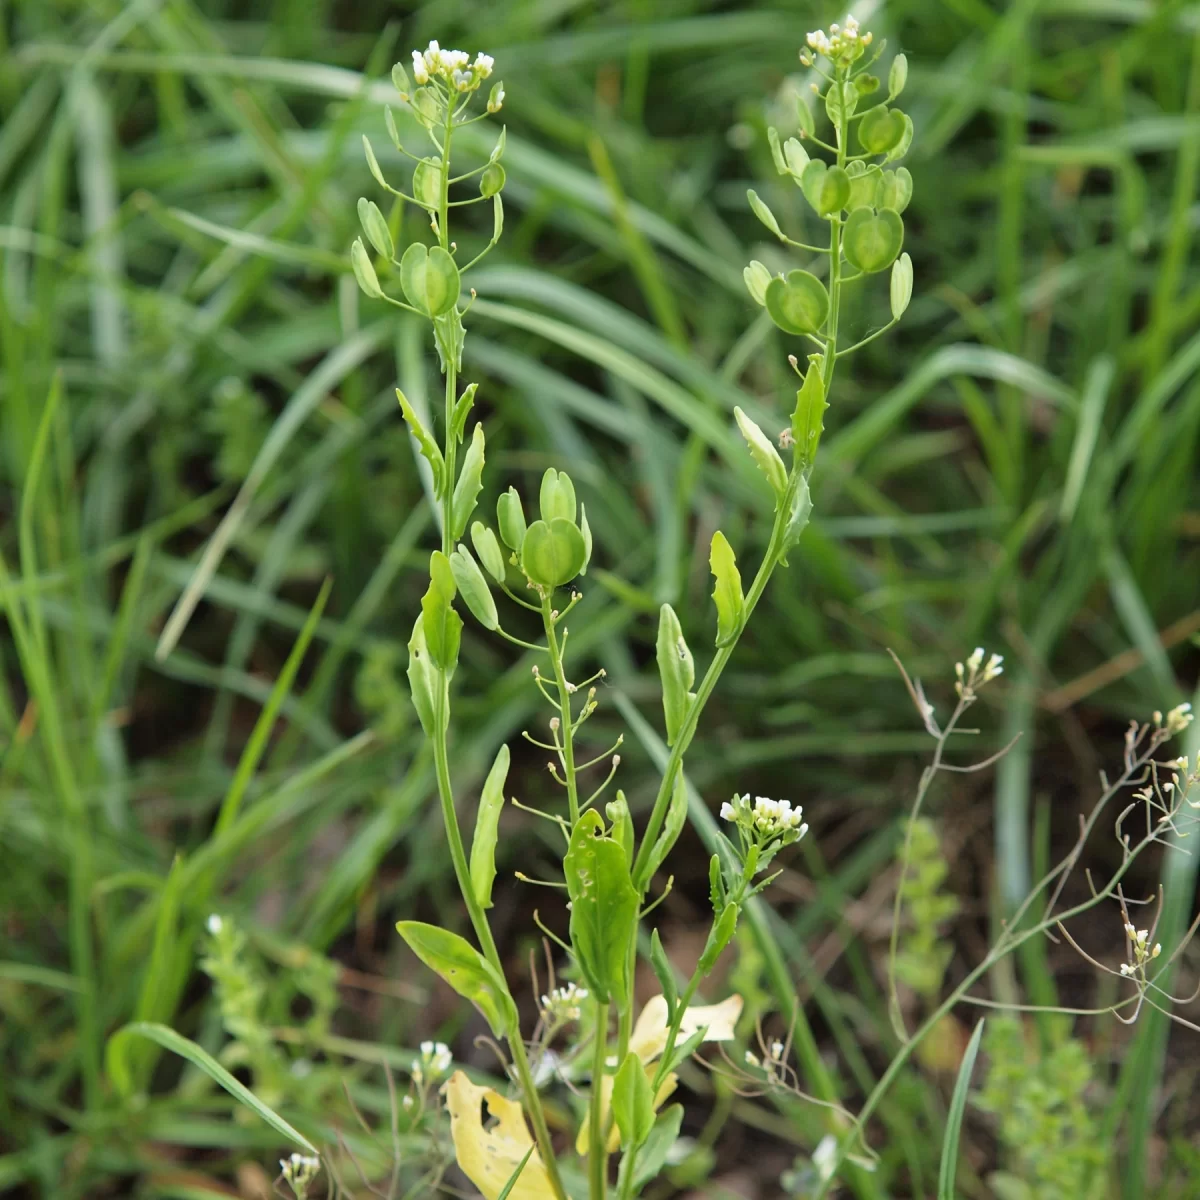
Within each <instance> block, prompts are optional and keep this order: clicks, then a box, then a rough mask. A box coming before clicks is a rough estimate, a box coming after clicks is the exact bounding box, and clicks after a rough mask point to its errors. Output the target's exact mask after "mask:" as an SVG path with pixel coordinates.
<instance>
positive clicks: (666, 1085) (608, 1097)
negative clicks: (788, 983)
mask: <svg viewBox="0 0 1200 1200" xmlns="http://www.w3.org/2000/svg"><path fill="white" fill-rule="evenodd" d="M657 999H659V1000H661V999H662V997H661V996H659V997H657ZM739 999H740V997H739ZM663 1042H664V1045H665V1044H666V1035H665V1034H664V1035H663ZM629 1048H630V1049H631V1050H632V1049H633V1042H632V1041H631V1042H630V1043H629ZM639 1057H640V1056H639ZM655 1074H656V1071H655V1070H654V1068H653V1067H651V1066H650V1065H649V1064H648V1063H647V1065H646V1078H647V1079H648V1080H650V1082H651V1083H653V1082H654V1076H655ZM613 1082H614V1080H613V1076H611V1075H605V1076H604V1078H603V1079H602V1080H601V1081H600V1105H601V1109H600V1119H601V1122H602V1123H603V1124H605V1125H607V1124H608V1114H609V1111H610V1105H611V1103H612V1093H613ZM678 1083H679V1076H678V1075H676V1074H675V1072H674V1071H672V1072H671V1073H670V1074H669V1075H668V1076H667V1077H666V1078H665V1079H664V1080H663V1081H662V1083H660V1084H659V1086H658V1091H657V1092H656V1093H655V1096H654V1111H655V1112H658V1110H659V1109H660V1108H662V1106H663V1104H664V1103H665V1102H666V1100H667V1097H669V1096H670V1095H671V1093H672V1092H674V1090H675V1087H676V1085H677V1084H678ZM591 1144H592V1139H591V1131H590V1130H589V1128H588V1115H587V1114H584V1118H583V1124H582V1125H581V1126H580V1127H579V1135H578V1136H577V1137H576V1138H575V1153H576V1154H578V1155H579V1157H580V1158H586V1157H587V1152H588V1147H589V1146H590V1145H591ZM620 1148H621V1131H620V1130H619V1129H618V1128H617V1126H616V1122H615V1121H614V1122H613V1125H612V1128H611V1129H609V1131H608V1143H607V1145H606V1147H605V1149H607V1150H608V1152H609V1154H616V1152H617V1151H618V1150H619V1149H620Z"/></svg>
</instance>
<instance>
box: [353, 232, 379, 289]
mask: <svg viewBox="0 0 1200 1200" xmlns="http://www.w3.org/2000/svg"><path fill="white" fill-rule="evenodd" d="M350 266H351V267H352V268H353V269H354V278H355V279H356V280H357V281H358V286H359V288H360V289H361V291H362V292H363V294H364V295H366V296H369V297H370V298H371V299H372V300H382V299H383V288H381V287H380V286H379V276H378V275H376V274H375V267H374V265H373V264H372V262H371V256H370V255H369V254H368V253H367V248H366V246H364V245H363V243H362V238H355V239H354V244H353V245H352V246H351V247H350Z"/></svg>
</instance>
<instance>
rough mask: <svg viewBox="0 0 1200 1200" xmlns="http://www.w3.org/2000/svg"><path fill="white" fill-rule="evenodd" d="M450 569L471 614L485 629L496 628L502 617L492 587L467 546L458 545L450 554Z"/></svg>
mask: <svg viewBox="0 0 1200 1200" xmlns="http://www.w3.org/2000/svg"><path fill="white" fill-rule="evenodd" d="M450 570H451V571H452V572H453V573H454V582H455V583H456V584H457V585H458V591H459V594H460V595H461V596H462V598H463V603H464V604H466V606H467V608H468V609H470V610H471V615H472V616H473V617H474V618H475V620H477V621H478V622H479V623H480V625H482V626H483V627H484V629H496V628H497V627H498V626H499V624H500V617H499V615H498V614H497V612H496V601H495V600H494V599H493V597H492V589H491V588H490V587H488V582H487V580H486V579H485V578H484V577H483V572H482V571H481V570H480V569H479V564H478V563H477V562H476V561H475V559H474V558H473V557H472V555H471V552H470V550H468V549H467V548H466V546H459V547H457V548H456V549H455V550H454V552H453V553H452V554H451V555H450Z"/></svg>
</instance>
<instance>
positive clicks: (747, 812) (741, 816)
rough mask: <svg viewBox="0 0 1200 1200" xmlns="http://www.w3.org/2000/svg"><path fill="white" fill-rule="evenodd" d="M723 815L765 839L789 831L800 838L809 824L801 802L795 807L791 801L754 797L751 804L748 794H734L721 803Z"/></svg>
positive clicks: (806, 830)
mask: <svg viewBox="0 0 1200 1200" xmlns="http://www.w3.org/2000/svg"><path fill="white" fill-rule="evenodd" d="M721 816H722V818H723V819H724V820H726V821H732V822H733V823H734V824H735V825H738V826H740V827H741V828H743V829H745V830H746V831H747V832H749V833H752V834H755V835H757V836H758V837H759V838H761V839H763V840H770V839H771V838H774V837H779V836H780V835H782V834H788V833H793V834H795V838H796V840H799V839H800V838H802V837H803V836H804V835H805V834H806V833H807V832H808V826H807V825H806V824H804V823H803V822H804V809H803V808H802V807H801V806H800V805H799V804H797V805H796V807H795V808H793V807H792V804H791V801H790V800H768V799H767V797H766V796H755V797H754V804H753V806H752V805H751V804H750V796H749V794H748V793H747V794H746V795H745V796H734V798H733V800H732V801H729V800H727V801H726V802H725V803H724V804H722V805H721Z"/></svg>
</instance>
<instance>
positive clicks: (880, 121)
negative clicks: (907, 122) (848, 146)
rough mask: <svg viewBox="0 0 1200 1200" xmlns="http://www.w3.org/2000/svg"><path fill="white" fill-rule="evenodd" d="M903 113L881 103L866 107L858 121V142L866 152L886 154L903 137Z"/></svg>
mask: <svg viewBox="0 0 1200 1200" xmlns="http://www.w3.org/2000/svg"><path fill="white" fill-rule="evenodd" d="M904 129H905V126H904V114H903V113H902V112H900V111H899V110H898V109H892V108H888V107H887V105H886V104H881V105H879V106H878V107H876V108H872V109H868V111H867V112H865V113H863V115H862V118H861V119H860V120H859V122H858V143H859V145H860V146H862V148H863V149H864V150H865V151H866V152H867V153H868V154H886V153H887V152H888V151H889V150H892V149H894V148H895V147H896V146H898V145H899V144H900V140H901V139H902V138H903V137H904Z"/></svg>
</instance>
